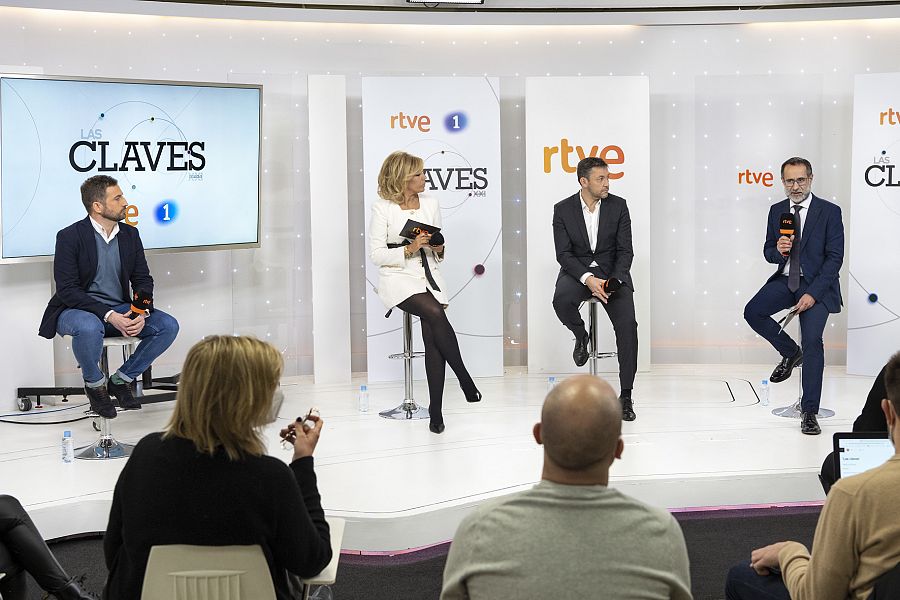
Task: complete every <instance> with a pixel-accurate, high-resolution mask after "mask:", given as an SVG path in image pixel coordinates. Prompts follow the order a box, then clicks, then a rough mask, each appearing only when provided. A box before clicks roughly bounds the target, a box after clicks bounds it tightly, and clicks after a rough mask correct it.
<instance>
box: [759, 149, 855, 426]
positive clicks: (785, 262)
mask: <svg viewBox="0 0 900 600" xmlns="http://www.w3.org/2000/svg"><path fill="white" fill-rule="evenodd" d="M781 181H782V182H783V183H784V190H785V193H786V194H787V196H788V197H787V198H786V199H784V200H782V201H781V202H777V203H775V204H773V205H772V207H771V208H770V209H769V224H768V229H767V230H766V242H765V244H764V245H763V255H764V256H765V257H766V260H767V261H769V262H770V263H773V264H775V265H778V268H777V270H776V271H775V273H774V274H773V275H772V276H771V277H769V280H768V281H767V282H766V284H765V285H764V286H763V287H762V289H760V290H759V292H757V294H756V295H755V296H754V297H753V298H752V299H751V300H750V302H748V303H747V306H746V307H745V308H744V319H746V321H747V323H749V324H750V327H752V328H753V330H754V331H755V332H756V333H758V334H759V335H761V336H762V337H764V338H765V339H766V340H768V341H769V343H770V344H772V346H774V347H775V349H776V350H778V353H779V354H781V357H782V360H781V362H780V363H779V364H778V366H777V367H775V370H774V371H773V372H772V376H771V378H770V381H772V382H773V383H778V382H781V381H784V380H785V379H787V378H788V377H790V376H791V371H792V370H793V369H794V367H796V366H797V365H800V364H803V366H804V367H806V368H805V372H804V373H803V399H802V401H801V403H800V407H801V411H802V413H803V414H802V417H801V421H800V431H802V432H803V433H805V434H807V435H818V434H819V433H821V432H822V430H821V429H820V428H819V423H818V421H817V420H816V414H817V413H818V412H819V401H820V399H821V397H822V371H823V369H824V368H825V349H824V345H823V343H822V332H823V331H824V330H825V322H826V321H827V320H828V315H829V313H838V312H840V311H841V305H842V304H843V301H842V300H841V287H840V282H839V280H838V278H839V274H840V270H841V264H842V263H843V262H844V224H843V222H842V220H841V209H840V207H839V206H838V205H836V204H833V203H831V202H828V201H827V200H824V199H822V198H819V197H818V196H816V195H814V194H812V193H811V192H810V188H811V187H812V181H813V172H812V165H811V164H810V163H809V161H808V160H806V159H804V158H799V157H794V158H789V159H788V160H786V161H785V162H784V164H783V165H781ZM784 213H792V214H793V215H794V226H795V233H794V235H792V236H784V235H781V233H780V228H781V215H782V214H784ZM786 308H793V309H796V310H797V312H798V313H799V319H800V335H801V338H802V340H801V345H799V346H798V345H797V343H796V342H795V341H794V340H793V339H791V337H790V336H789V335H788V334H787V333H786V332H784V331H781V332H779V325H778V323H776V322H775V320H774V319H773V318H772V316H771V315H773V314H775V313H777V312H779V311H781V310H784V309H786Z"/></svg>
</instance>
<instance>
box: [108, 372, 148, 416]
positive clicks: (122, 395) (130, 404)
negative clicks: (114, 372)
mask: <svg viewBox="0 0 900 600" xmlns="http://www.w3.org/2000/svg"><path fill="white" fill-rule="evenodd" d="M106 388H107V389H108V390H109V394H110V395H111V396H113V397H115V399H116V400H118V401H119V406H121V407H122V410H140V409H141V401H140V400H138V399H137V398H135V397H134V394H133V393H132V391H131V384H130V383H122V384H118V383H115V382H114V381H113V380H112V379H110V380H109V381H108V382H107V384H106Z"/></svg>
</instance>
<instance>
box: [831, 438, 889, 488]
mask: <svg viewBox="0 0 900 600" xmlns="http://www.w3.org/2000/svg"><path fill="white" fill-rule="evenodd" d="M893 455H894V446H893V444H891V440H889V439H888V434H887V431H856V432H852V433H841V432H838V433H835V434H834V471H835V474H836V475H837V478H838V479H840V478H841V477H850V476H851V475H857V474H859V473H862V472H863V471H868V470H869V469H873V468H875V467H878V466H881V465H883V464H884V463H885V461H887V459H889V458H890V457H892V456H893Z"/></svg>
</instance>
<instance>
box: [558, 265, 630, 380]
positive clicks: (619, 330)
mask: <svg viewBox="0 0 900 600" xmlns="http://www.w3.org/2000/svg"><path fill="white" fill-rule="evenodd" d="M590 297H591V291H590V290H589V289H588V287H587V286H586V285H584V284H583V283H581V282H580V281H578V280H577V279H575V278H574V277H572V276H571V275H569V274H568V273H562V272H561V273H560V274H559V277H558V278H557V280H556V292H555V293H554V294H553V309H554V310H555V311H556V316H557V317H558V318H559V320H560V321H561V322H562V324H563V325H565V326H566V327H567V328H568V329H569V330H570V331H571V332H572V333H573V334H575V337H576V338H577V337H580V336H583V335H585V334H586V333H587V331H586V330H585V328H584V320H583V319H582V318H581V313H580V312H579V311H578V307H579V306H580V305H581V303H582V302H585V301H586V300H589V299H590ZM603 308H604V309H606V314H607V315H608V316H609V320H610V322H611V323H612V326H613V331H614V332H615V334H616V352H617V353H618V356H619V386H620V388H621V389H623V390H630V389H632V388H633V387H634V374H635V372H637V356H638V337H637V320H636V319H635V316H634V292H632V291H631V288H629V287H627V286H623V287H622V288H620V289H619V290H618V291H616V292H615V293H613V294H612V296H610V298H609V302H608V303H606V304H603Z"/></svg>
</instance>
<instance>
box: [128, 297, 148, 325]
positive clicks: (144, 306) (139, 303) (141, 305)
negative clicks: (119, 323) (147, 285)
mask: <svg viewBox="0 0 900 600" xmlns="http://www.w3.org/2000/svg"><path fill="white" fill-rule="evenodd" d="M151 308H153V294H151V293H150V292H147V291H145V290H138V291H136V292H134V294H133V295H132V299H131V312H130V313H128V318H129V319H136V318H137V316H138V315H144V316H146V315H147V311H148V310H150V309H151Z"/></svg>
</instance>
